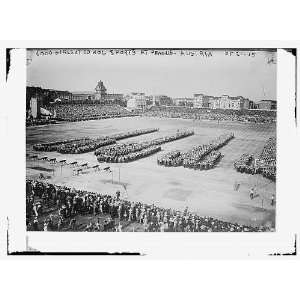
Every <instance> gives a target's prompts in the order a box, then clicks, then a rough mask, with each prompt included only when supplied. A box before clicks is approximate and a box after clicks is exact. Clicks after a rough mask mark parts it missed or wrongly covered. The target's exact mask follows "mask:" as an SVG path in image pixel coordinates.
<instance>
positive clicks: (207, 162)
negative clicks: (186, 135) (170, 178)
mask: <svg viewBox="0 0 300 300" xmlns="http://www.w3.org/2000/svg"><path fill="white" fill-rule="evenodd" d="M233 138H234V134H233V133H229V134H222V135H220V136H219V137H218V138H216V139H214V140H212V141H210V142H209V143H208V144H203V145H200V146H196V147H193V148H192V149H191V150H189V151H187V152H180V151H178V150H176V151H172V152H170V153H167V154H165V155H163V156H162V157H160V158H158V160H157V162H158V164H160V165H165V166H172V167H176V166H181V165H182V166H184V167H185V168H192V169H195V170H196V169H200V170H207V169H211V168H213V167H214V166H215V164H216V163H217V161H218V160H219V159H220V157H221V153H220V152H218V151H216V150H218V149H220V148H221V147H223V146H224V145H226V144H227V143H228V142H229V141H230V140H231V139H233Z"/></svg>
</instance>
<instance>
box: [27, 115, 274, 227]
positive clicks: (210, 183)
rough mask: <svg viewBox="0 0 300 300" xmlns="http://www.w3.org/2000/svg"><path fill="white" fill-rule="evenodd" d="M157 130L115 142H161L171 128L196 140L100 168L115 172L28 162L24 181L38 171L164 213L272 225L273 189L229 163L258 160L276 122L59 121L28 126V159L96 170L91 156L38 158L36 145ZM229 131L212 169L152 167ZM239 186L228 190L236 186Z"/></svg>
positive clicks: (58, 181) (53, 154) (271, 184)
mask: <svg viewBox="0 0 300 300" xmlns="http://www.w3.org/2000/svg"><path fill="white" fill-rule="evenodd" d="M149 127H158V128H159V129H160V130H159V132H155V133H151V134H146V135H142V136H138V137H134V138H130V139H125V140H122V141H120V142H127V141H144V140H149V139H152V138H156V137H159V136H163V135H166V134H169V133H172V132H175V131H176V130H177V129H193V130H194V131H195V135H193V136H190V137H187V138H184V139H181V140H178V141H174V142H170V143H167V144H163V145H162V151H160V152H158V153H156V154H154V155H152V156H149V157H147V158H143V159H140V160H137V161H134V162H130V163H124V164H107V163H102V164H101V168H104V167H106V166H110V167H111V170H112V171H113V172H111V173H109V172H105V171H100V172H95V171H94V170H92V169H86V170H84V172H83V174H81V175H78V176H76V175H73V170H72V168H71V167H70V166H59V165H51V164H50V163H49V162H44V161H33V160H28V159H27V165H26V174H27V178H32V179H37V178H38V176H39V175H40V173H43V174H44V176H45V177H47V179H46V180H47V181H49V182H52V183H55V184H59V185H67V186H72V187H74V188H77V189H82V190H87V191H94V192H100V193H110V194H112V193H115V192H116V191H120V192H121V196H122V197H124V198H126V199H128V200H130V201H140V202H145V203H148V204H152V203H154V204H156V205H158V206H161V207H166V208H176V209H180V210H183V209H184V208H185V207H188V208H189V210H190V211H193V212H196V213H198V214H199V215H201V216H212V217H216V218H219V219H221V220H224V221H230V222H238V223H241V224H245V225H252V226H257V225H269V226H270V225H271V226H272V227H274V226H275V207H272V206H271V205H270V198H271V196H272V194H275V183H274V182H272V181H270V180H269V179H266V178H264V177H262V176H261V175H248V174H241V173H238V172H236V171H235V169H234V168H233V162H234V161H235V160H236V159H238V158H239V157H240V156H241V155H242V154H243V153H252V154H256V155H257V154H259V153H260V152H261V150H262V148H263V146H264V144H265V142H266V140H267V139H268V138H269V137H271V136H275V135H276V125H275V124H250V123H247V124H245V123H244V124H243V123H230V122H220V124H218V123H217V122H214V121H194V120H183V119H159V118H149V117H148V118H147V117H134V118H119V119H106V120H95V121H84V122H76V123H64V124H55V125H45V126H38V127H29V128H27V130H26V131H27V134H26V136H27V140H26V149H27V153H28V154H34V153H36V154H39V156H48V157H49V158H54V157H55V158H57V159H66V160H67V162H73V161H77V162H79V163H84V162H88V163H89V166H93V165H95V164H99V163H98V162H97V159H96V156H95V155H94V154H93V152H89V153H84V154H68V155H65V154H60V153H57V152H37V151H34V150H33V149H32V145H33V144H35V143H42V142H46V141H55V140H63V139H68V138H74V137H84V136H89V137H98V136H101V135H108V134H113V133H118V132H124V131H129V130H134V129H142V128H149ZM227 132H233V133H234V134H235V138H234V139H233V140H231V141H230V142H229V143H228V144H227V145H226V146H224V147H223V148H221V149H220V152H221V153H222V155H223V157H222V159H221V161H220V162H219V163H218V165H217V166H216V167H215V168H214V169H211V170H207V171H200V170H191V169H185V168H183V167H176V168H171V167H164V166H159V165H158V164H157V157H158V156H160V155H162V154H163V153H164V152H167V151H171V150H175V149H178V150H187V149H189V148H191V147H193V146H196V145H199V144H203V143H206V142H208V141H209V140H211V139H213V138H215V137H217V136H219V135H221V134H223V133H227ZM235 183H239V184H240V187H239V189H238V190H237V191H235V190H234V184H235ZM251 187H255V191H256V197H255V198H254V199H253V200H250V198H249V190H250V188H251Z"/></svg>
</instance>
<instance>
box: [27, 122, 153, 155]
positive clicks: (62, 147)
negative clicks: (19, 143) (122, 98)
mask: <svg viewBox="0 0 300 300" xmlns="http://www.w3.org/2000/svg"><path fill="white" fill-rule="evenodd" d="M155 131H158V128H146V129H138V130H133V131H128V132H122V133H116V134H112V135H109V136H103V137H99V138H95V139H92V138H87V137H84V138H77V139H69V140H63V141H55V142H47V143H43V144H36V145H34V146H33V149H34V150H37V151H58V152H60V153H70V154H78V153H84V152H90V151H94V150H96V149H98V148H100V147H103V146H106V145H111V144H115V143H116V141H117V140H122V139H126V138H130V137H134V136H138V135H142V134H147V133H152V132H155Z"/></svg>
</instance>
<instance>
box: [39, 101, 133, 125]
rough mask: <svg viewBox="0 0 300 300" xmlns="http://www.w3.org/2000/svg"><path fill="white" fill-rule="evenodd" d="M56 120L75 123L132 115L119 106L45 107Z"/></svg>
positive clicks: (79, 104) (85, 104)
mask: <svg viewBox="0 0 300 300" xmlns="http://www.w3.org/2000/svg"><path fill="white" fill-rule="evenodd" d="M45 108H46V109H47V110H49V111H50V112H51V113H52V114H53V115H54V116H55V117H56V119H57V120H61V121H68V122H76V121H87V120H98V119H107V118H120V117H130V116H135V115H137V114H133V113H132V112H130V111H128V110H127V109H126V108H124V107H122V106H120V105H101V104H98V103H78V104H77V103H72V104H68V103H56V104H52V105H49V106H46V107H45Z"/></svg>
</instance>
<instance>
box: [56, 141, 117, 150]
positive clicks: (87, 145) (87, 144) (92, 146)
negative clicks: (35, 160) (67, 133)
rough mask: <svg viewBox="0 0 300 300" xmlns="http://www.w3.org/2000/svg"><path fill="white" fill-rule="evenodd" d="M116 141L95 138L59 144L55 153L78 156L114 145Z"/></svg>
mask: <svg viewBox="0 0 300 300" xmlns="http://www.w3.org/2000/svg"><path fill="white" fill-rule="evenodd" d="M115 143H116V140H114V139H110V138H97V139H88V140H81V141H76V142H71V143H65V144H61V145H59V146H58V147H57V152H59V153H64V154H79V153H86V152H91V151H94V150H96V149H98V148H100V147H103V146H107V145H111V144H115Z"/></svg>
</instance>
